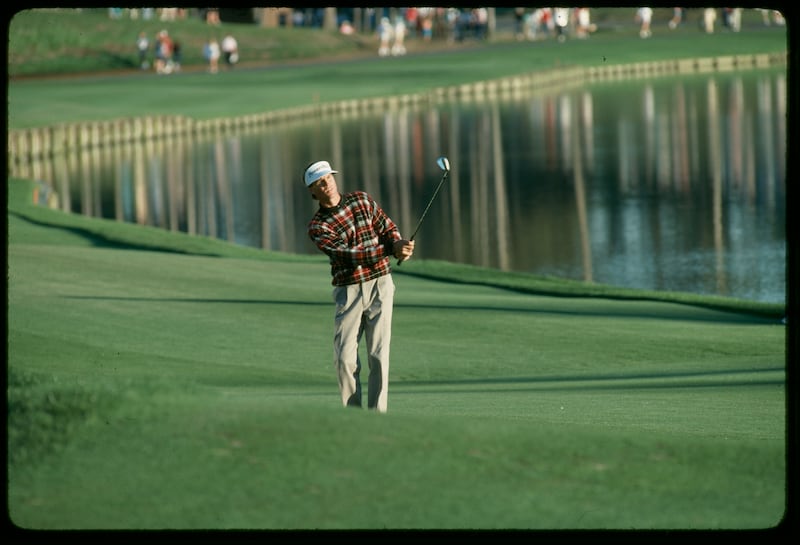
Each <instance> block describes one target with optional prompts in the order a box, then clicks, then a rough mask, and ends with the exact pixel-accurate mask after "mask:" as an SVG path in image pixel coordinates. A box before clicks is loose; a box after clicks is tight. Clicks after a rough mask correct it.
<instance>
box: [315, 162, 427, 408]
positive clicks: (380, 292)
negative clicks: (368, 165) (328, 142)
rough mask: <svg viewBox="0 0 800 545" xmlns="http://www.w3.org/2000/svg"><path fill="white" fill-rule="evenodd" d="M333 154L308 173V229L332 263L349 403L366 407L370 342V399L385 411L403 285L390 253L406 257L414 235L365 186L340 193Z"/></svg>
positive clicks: (342, 388)
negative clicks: (398, 284) (395, 277)
mask: <svg viewBox="0 0 800 545" xmlns="http://www.w3.org/2000/svg"><path fill="white" fill-rule="evenodd" d="M334 174H338V171H336V170H333V169H332V168H331V165H330V164H329V163H328V162H327V161H316V162H314V163H311V164H310V165H308V167H307V168H306V170H305V173H304V174H303V181H304V182H305V185H306V187H307V188H308V190H309V191H310V192H311V195H312V197H313V198H314V199H316V200H317V201H319V209H318V210H317V212H316V213H315V214H314V217H313V218H311V221H310V222H309V224H308V235H309V237H310V238H311V240H312V241H313V242H314V244H316V246H317V247H318V248H319V249H320V250H321V251H322V252H323V253H325V254H326V255H327V256H328V258H329V260H330V264H331V276H332V277H333V280H332V282H331V283H332V284H333V286H334V288H333V300H334V302H335V303H336V314H335V318H334V337H333V351H334V363H335V366H336V371H337V374H338V378H339V392H340V393H341V396H342V404H343V405H345V406H351V407H361V406H362V405H361V380H360V376H359V375H360V372H361V360H360V357H359V354H358V352H359V351H358V345H359V343H360V341H361V338H362V336H365V339H366V343H367V354H368V361H367V363H368V366H369V379H368V382H367V386H368V389H367V407H368V408H369V409H375V410H377V411H378V412H380V413H385V412H386V409H387V400H388V394H389V345H390V341H391V336H392V309H393V305H394V291H395V286H394V282H393V281H392V275H391V267H390V263H389V258H390V257H391V256H394V257H396V258H397V259H398V260H405V259H408V258H409V257H411V255H412V254H413V253H414V242H413V241H411V240H406V239H403V238H402V237H401V236H400V232H399V231H398V229H397V226H396V225H395V224H394V222H393V221H392V220H391V219H390V218H389V217H388V216H387V215H386V213H385V212H384V211H383V209H382V208H381V207H380V206H379V205H378V204H377V203H376V202H375V200H374V199H373V198H372V197H371V196H370V195H369V194H367V193H365V192H363V191H353V192H350V193H344V194H342V193H339V188H338V186H337V184H336V178H335V177H334Z"/></svg>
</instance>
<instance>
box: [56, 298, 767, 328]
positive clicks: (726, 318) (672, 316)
mask: <svg viewBox="0 0 800 545" xmlns="http://www.w3.org/2000/svg"><path fill="white" fill-rule="evenodd" d="M63 297H65V298H67V299H98V300H108V301H139V302H145V301H150V302H163V303H203V304H209V303H219V304H249V305H313V306H324V307H332V306H333V302H332V301H318V302H317V301H297V300H295V301H279V300H275V299H224V298H219V299H217V298H207V297H201V298H197V297H184V298H181V297H124V296H112V295H64V296H63ZM394 308H395V309H417V310H424V311H430V310H451V311H456V312H464V311H468V312H509V313H531V314H540V315H564V316H575V317H589V316H594V317H597V318H639V319H652V320H676V321H689V322H712V323H736V324H753V325H768V324H775V325H780V322H779V321H776V320H772V319H768V318H760V317H756V316H753V315H749V314H737V313H734V312H730V311H729V312H722V311H716V312H715V313H713V314H699V313H697V312H688V308H689V307H687V312H676V311H672V310H670V311H669V312H663V313H660V312H656V311H653V312H641V311H639V312H637V311H632V310H630V309H625V308H618V309H617V308H613V309H612V308H609V307H607V306H603V308H601V309H598V310H588V309H581V310H564V309H560V310H559V309H552V308H542V309H536V308H509V307H499V306H498V307H492V306H476V305H433V304H432V305H420V304H402V303H400V304H398V303H396V304H395V306H394Z"/></svg>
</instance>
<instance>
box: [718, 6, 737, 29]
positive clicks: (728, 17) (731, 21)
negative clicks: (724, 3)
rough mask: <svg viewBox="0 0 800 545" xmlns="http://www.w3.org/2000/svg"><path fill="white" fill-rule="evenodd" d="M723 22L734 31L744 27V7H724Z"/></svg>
mask: <svg viewBox="0 0 800 545" xmlns="http://www.w3.org/2000/svg"><path fill="white" fill-rule="evenodd" d="M722 13H723V24H724V25H725V26H726V27H728V28H730V29H731V30H732V31H733V32H739V31H740V30H741V29H742V8H723V12H722Z"/></svg>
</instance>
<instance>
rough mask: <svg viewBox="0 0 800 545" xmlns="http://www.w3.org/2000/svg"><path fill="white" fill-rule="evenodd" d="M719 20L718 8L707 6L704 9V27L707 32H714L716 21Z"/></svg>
mask: <svg viewBox="0 0 800 545" xmlns="http://www.w3.org/2000/svg"><path fill="white" fill-rule="evenodd" d="M716 21H717V10H716V8H705V10H704V11H703V29H704V30H705V31H706V33H707V34H713V32H714V23H715V22H716Z"/></svg>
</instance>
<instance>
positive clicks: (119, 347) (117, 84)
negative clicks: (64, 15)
mask: <svg viewBox="0 0 800 545" xmlns="http://www.w3.org/2000/svg"><path fill="white" fill-rule="evenodd" d="M51 15H52V14H50V15H48V17H49V16H51ZM628 17H629V19H628V20H629V21H630V20H631V19H632V17H633V10H632V9H631V10H630V13H629V15H628ZM94 20H95V21H96V24H97V25H98V27H99V28H98V32H97V33H94V32H87V33H86V34H85V35H83V34H82V33H80V32H79V33H77V35H76V32H75V31H74V29H75V27H72V26H69V25H68V24H65V25H64V27H63V28H58V29H56V30H54V31H53V32H52V33H51V38H52V39H51V41H48V40H43V39H41V38H42V35H45V34H47V33H46V32H43V28H44V27H43V25H39V26H37V25H30V24H25V25H20V26H16V27H15V26H14V25H12V27H11V32H10V38H11V39H10V41H9V59H10V62H11V63H12V64H13V63H17V62H18V63H30V66H29V68H31V70H34V71H33V72H27V73H65V72H69V71H70V67H75V68H76V69H77V68H80V69H82V70H85V59H84V58H86V59H90V60H93V61H94V63H95V64H94V65H95V66H96V65H97V63H98V62H99V61H98V59H106V60H105V61H103V62H110V61H107V59H114V58H115V57H114V55H109V54H104V53H103V54H99V53H98V51H99V52H107V51H109V49H108V48H107V43H108V40H111V39H112V38H113V37H114V35H115V32H118V31H119V28H117V29H116V31H115V30H114V29H113V28H112V29H111V30H109V26H108V22H107V21H105V20H103V21H100V19H99V18H95V19H94ZM64 21H65V23H66V19H64ZM17 22H20V20H17ZM23 22H24V21H23ZM70 24H71V21H70ZM137 24H138V23H137ZM154 25H155V26H154V28H155V27H160V26H161V25H160V23H158V22H154ZM20 29H24V30H25V31H26V32H25V33H23V34H15V31H19V30H20ZM123 29H124V30H125V32H129V31H132V30H133V29H134V27H133V26H127V27H123ZM137 30H138V27H137ZM149 30H150V29H148V31H149ZM182 30H185V31H186V32H187V35H186V36H185V43H187V44H191V43H195V45H199V44H201V43H202V40H204V39H205V37H206V32H207V27H205V26H204V25H200V24H194V23H192V24H190V25H188V26H186V27H183V29H182ZM276 30H280V29H276ZM251 31H252V32H251ZM259 32H260V30H259V29H255V28H252V27H251V28H249V29H248V30H247V31H244V30H243V32H242V35H241V36H240V37H241V43H244V44H252V47H253V48H257V49H258V51H257V52H253V53H252V55H253V56H252V57H250V59H249V61H250V62H251V63H250V64H248V65H246V66H244V65H243V66H242V68H243V69H242V70H238V71H235V72H231V73H226V74H219V76H220V77H218V78H216V79H210V77H209V74H205V73H203V72H190V71H187V73H184V74H180V75H176V76H174V77H173V76H170V77H166V78H160V77H157V76H154V75H152V74H132V75H126V76H123V77H113V76H110V75H107V74H106V75H98V76H95V77H90V78H76V79H63V80H51V79H43V80H29V81H22V80H19V81H18V80H13V81H10V82H9V86H8V125H9V128H11V129H15V128H26V127H38V126H49V125H52V124H57V123H66V122H79V121H88V120H107V119H115V118H120V117H131V116H143V115H162V114H164V115H182V116H188V117H193V118H197V119H203V118H216V117H228V116H237V115H244V114H249V113H257V112H263V111H268V110H277V109H282V108H288V107H292V106H302V105H306V104H309V103H315V102H326V101H334V100H342V99H350V98H364V97H377V96H385V95H389V94H402V93H418V92H425V91H428V90H430V89H433V88H437V87H442V86H448V85H456V84H460V83H465V82H472V81H478V80H487V79H494V78H500V77H505V76H509V75H514V74H524V73H529V72H532V71H538V70H549V69H553V68H556V67H561V66H574V65H600V64H601V63H604V62H609V63H613V64H625V63H630V62H639V61H645V60H666V59H676V58H693V57H698V56H703V57H713V56H720V55H739V54H742V55H748V54H758V53H770V54H771V53H778V54H781V53H785V52H786V32H785V30H772V29H770V30H763V31H759V32H752V33H745V32H742V33H741V35H735V34H733V33H718V34H715V35H713V36H707V35H704V34H701V33H699V32H698V31H697V29H696V28H694V27H692V28H685V29H680V30H678V31H676V32H674V33H668V32H666V31H664V32H663V33H661V32H658V33H654V36H653V38H652V39H649V40H639V39H638V38H637V28H636V26H635V25H631V26H630V27H625V29H624V30H619V31H608V32H605V33H597V34H596V35H593V36H592V37H591V38H590V39H589V40H585V41H579V40H571V41H567V42H566V43H563V44H559V43H557V42H556V41H554V40H553V41H550V42H542V43H536V44H530V43H515V42H513V41H511V42H505V43H496V44H492V45H491V47H486V48H466V49H465V50H453V51H450V50H448V51H440V52H429V53H426V54H425V55H420V56H412V55H409V56H408V57H406V58H392V59H384V60H385V61H387V62H381V61H379V60H378V59H377V58H370V59H366V60H364V62H349V63H341V64H337V65H332V64H325V63H313V64H312V63H309V64H308V65H307V66H304V67H302V68H301V67H297V66H289V65H281V66H279V65H275V64H273V63H272V61H273V60H274V59H275V58H276V57H275V56H274V55H273V54H274V53H275V51H276V46H275V43H274V42H272V41H270V40H265V39H264V35H263V34H259ZM189 33H191V37H189ZM289 36H291V40H292V43H291V46H287V47H286V48H285V50H284V51H283V54H284V55H285V56H284V57H282V58H302V57H306V56H312V57H313V55H314V54H319V49H317V48H318V47H319V46H322V47H323V48H325V47H328V48H330V49H331V51H332V53H345V52H346V51H347V50H348V48H358V47H360V46H359V44H358V43H350V44H342V43H340V42H337V41H335V40H333V39H332V38H331V37H330V36H326V35H322V34H315V38H317V39H320V37H322V38H324V39H321V40H320V41H319V42H317V43H316V44H314V46H313V47H312V45H311V43H310V42H311V41H312V40H308V39H307V37H306V36H305V35H302V34H291V35H288V34H283V35H282V37H283V38H286V39H288V38H289ZM298 36H299V37H300V39H299V40H298ZM270 37H271V39H272V38H275V39H277V38H280V37H281V33H271V34H270ZM276 37H277V38H276ZM78 38H80V40H83V41H84V42H86V43H89V44H91V46H86V43H84V45H83V49H81V47H80V46H79V45H80V44H78V45H76V44H75V43H74V40H78ZM80 40H78V41H80ZM125 40H128V41H129V44H128V45H125V46H119V47H122V48H125V47H131V48H132V47H133V37H132V36H130V37H129V36H127V35H126V37H125ZM303 40H305V41H306V42H308V43H307V44H303V43H302V42H303ZM32 43H36V44H39V45H38V46H37V47H38V48H32V49H30V51H32V52H34V53H35V55H33V57H35V58H27V57H25V58H22V57H20V56H19V55H20V54H21V53H20V51H23V52H24V51H26V47H29V46H30V45H31V44H32ZM259 44H260V45H259ZM277 49H280V48H277ZM188 50H189V49H187V51H188ZM52 51H58V52H61V53H62V54H63V53H68V54H65V55H64V56H63V58H62V57H58V58H60V62H59V63H58V67H59V68H58V69H53V65H52V64H50V61H48V59H51V60H52V58H53V56H52V55H50V53H51V52H52ZM115 51H116V50H115ZM309 52H310V53H309ZM117 53H118V51H117ZM245 54H249V53H245ZM193 55H194V57H195V60H197V62H200V61H199V60H198V59H199V54H198V53H197V51H195V52H194V53H193ZM120 58H121V57H120V56H118V58H116V60H114V63H115V64H114V67H116V68H119V66H120V62H122V65H124V62H123V61H124V59H123V61H120ZM20 59H22V60H20ZM32 59H33V60H32ZM246 60H247V59H246ZM266 60H268V61H269V62H268V63H267V62H262V61H266ZM265 65H266V66H265ZM37 67H38V68H37ZM14 68H18V67H16V66H15V67H14ZM35 69H39V70H41V71H40V72H36V71H35ZM105 69H110V67H108V66H105ZM10 73H12V74H13V73H16V74H24V73H26V72H24V71H23V72H14V71H13V70H12V71H10ZM354 82H355V83H356V84H355V85H354ZM231 89H235V91H236V92H235V95H234V96H233V97H231V95H230V90H231ZM223 98H224V100H223ZM32 191H33V187H32V184H31V183H30V182H28V181H24V180H19V179H13V178H12V179H9V180H8V182H7V192H8V193H7V195H8V210H7V218H8V224H7V228H8V245H7V261H8V268H7V282H8V293H7V324H8V325H7V342H8V363H7V406H8V420H7V433H8V449H7V452H8V466H7V469H8V473H7V475H8V494H7V499H8V513H9V518H10V520H11V522H12V523H13V524H14V525H16V526H17V527H19V528H22V529H36V530H52V529H112V530H119V529H126V530H127V529H133V530H141V529H179V530H185V529H210V530H221V529H241V530H253V529H256V530H262V529H265V530H276V529H277V530H283V529H300V530H315V529H479V530H488V529H524V530H564V529H567V530H584V529H620V530H631V529H634V530H636V529H638V530H643V529H644V530H649V529H656V530H665V529H666V530H682V529H690V530H696V529H702V530H706V529H709V530H719V529H735V530H739V529H770V528H774V527H776V525H779V524H780V523H781V521H782V519H783V517H784V514H785V510H786V509H787V506H788V504H787V489H788V485H790V484H792V483H788V482H787V462H788V461H789V460H787V429H788V428H787V414H786V408H787V388H786V373H787V367H786V346H787V343H786V336H787V333H786V326H785V325H784V323H783V322H782V320H781V319H782V318H783V317H784V316H785V315H786V308H785V306H784V305H776V304H764V303H757V302H752V301H741V300H735V299H729V298H722V297H705V296H698V295H693V294H685V293H660V292H649V291H647V292H646V291H639V290H631V289H623V288H618V287H614V286H603V285H596V284H585V283H582V282H576V281H569V280H563V279H558V278H545V277H538V276H533V275H528V274H518V273H503V272H500V271H495V270H490V269H483V268H479V267H469V266H461V265H456V264H451V263H442V262H435V261H419V260H414V259H412V260H410V261H409V262H408V263H407V264H406V263H404V264H403V266H402V267H400V268H398V267H395V283H396V285H397V294H396V298H395V303H396V308H395V312H394V328H393V340H392V371H391V380H390V384H391V385H390V390H389V411H388V413H387V414H385V415H380V414H377V413H374V412H369V411H362V410H356V409H346V408H343V407H341V405H340V399H339V393H338V389H337V384H336V374H335V372H334V369H333V362H332V350H333V347H332V338H331V336H332V313H333V303H332V300H331V289H332V288H331V285H330V273H329V266H328V264H327V262H326V259H325V258H324V256H322V255H321V254H320V255H318V256H300V255H288V254H281V253H275V252H265V251H260V250H257V249H254V248H246V247H241V246H235V245H232V244H228V243H226V242H223V241H220V240H216V239H211V238H207V237H200V236H189V235H184V234H181V233H178V232H172V231H165V230H162V229H157V228H152V227H142V226H137V225H132V224H126V223H122V222H114V221H107V220H99V219H92V218H89V217H85V216H81V215H71V214H64V213H62V212H59V211H55V210H51V209H48V208H45V207H39V206H35V205H34V204H32V202H33V199H32V196H31V192H32ZM364 374H365V373H364Z"/></svg>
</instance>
